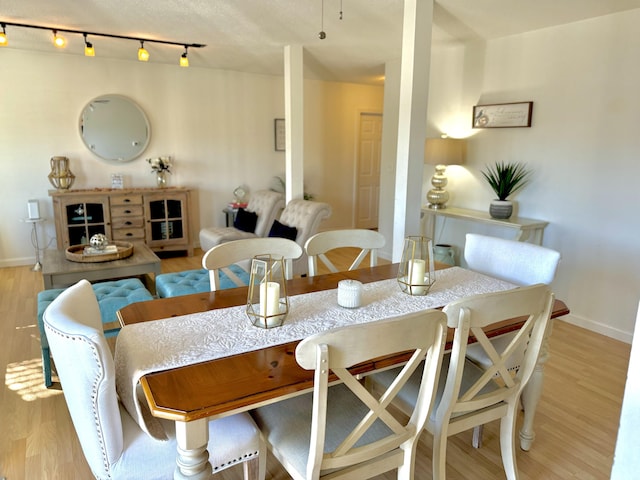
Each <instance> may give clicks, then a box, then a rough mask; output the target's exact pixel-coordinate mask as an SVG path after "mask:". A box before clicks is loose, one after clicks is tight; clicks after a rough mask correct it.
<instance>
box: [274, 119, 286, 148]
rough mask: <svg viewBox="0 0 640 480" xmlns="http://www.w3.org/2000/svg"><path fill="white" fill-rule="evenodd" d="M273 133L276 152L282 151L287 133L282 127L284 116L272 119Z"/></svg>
mask: <svg viewBox="0 0 640 480" xmlns="http://www.w3.org/2000/svg"><path fill="white" fill-rule="evenodd" d="M273 133H274V141H275V146H276V152H284V149H285V144H286V143H285V141H286V138H287V136H286V135H287V133H286V131H285V128H284V118H276V119H275V120H274V121H273Z"/></svg>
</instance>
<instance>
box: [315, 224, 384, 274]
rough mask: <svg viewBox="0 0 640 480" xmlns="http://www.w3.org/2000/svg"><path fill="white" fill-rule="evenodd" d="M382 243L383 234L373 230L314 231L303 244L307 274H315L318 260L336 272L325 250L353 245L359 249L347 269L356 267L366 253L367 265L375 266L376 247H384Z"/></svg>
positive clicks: (376, 257) (376, 258)
mask: <svg viewBox="0 0 640 480" xmlns="http://www.w3.org/2000/svg"><path fill="white" fill-rule="evenodd" d="M384 245H385V238H384V235H382V234H381V233H379V232H376V231H375V230H366V229H360V228H356V229H345V230H328V231H325V232H320V233H316V234H315V235H313V236H312V237H311V238H309V239H308V240H307V242H306V243H305V245H304V250H305V253H306V254H307V257H308V262H309V276H310V277H313V276H315V275H317V271H318V260H320V261H321V262H322V263H323V264H324V265H325V266H326V267H327V268H328V269H329V271H330V272H334V273H335V272H337V271H338V269H337V268H336V266H335V265H334V264H333V263H332V262H331V260H329V258H328V257H327V255H326V253H327V252H329V251H331V250H335V249H337V248H347V247H353V248H357V249H360V250H358V253H357V256H356V257H355V259H354V260H353V263H352V264H351V266H350V267H349V270H355V269H356V268H358V267H359V266H360V264H361V263H362V261H363V260H364V259H365V257H366V256H367V255H369V265H370V266H372V267H375V266H376V265H377V264H378V249H380V248H382V247H384Z"/></svg>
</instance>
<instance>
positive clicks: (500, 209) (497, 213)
mask: <svg viewBox="0 0 640 480" xmlns="http://www.w3.org/2000/svg"><path fill="white" fill-rule="evenodd" d="M512 213H513V202H511V200H491V205H489V215H491V216H492V217H493V218H499V219H506V218H509V217H511V214H512Z"/></svg>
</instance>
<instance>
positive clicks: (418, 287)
mask: <svg viewBox="0 0 640 480" xmlns="http://www.w3.org/2000/svg"><path fill="white" fill-rule="evenodd" d="M435 280H436V277H435V272H434V268H433V245H432V242H431V239H430V238H428V237H420V236H415V237H407V238H405V239H404V249H403V250H402V259H401V260H400V266H399V267H398V284H399V285H400V290H402V291H403V292H405V293H408V294H409V295H426V294H427V293H428V292H429V289H430V288H431V285H433V283H434V282H435Z"/></svg>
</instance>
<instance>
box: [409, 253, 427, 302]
mask: <svg viewBox="0 0 640 480" xmlns="http://www.w3.org/2000/svg"><path fill="white" fill-rule="evenodd" d="M424 269H425V261H424V260H421V259H419V258H416V259H414V260H409V283H410V284H411V293H412V294H414V295H421V294H423V293H424V292H425V287H416V285H424V284H425V283H424Z"/></svg>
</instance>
